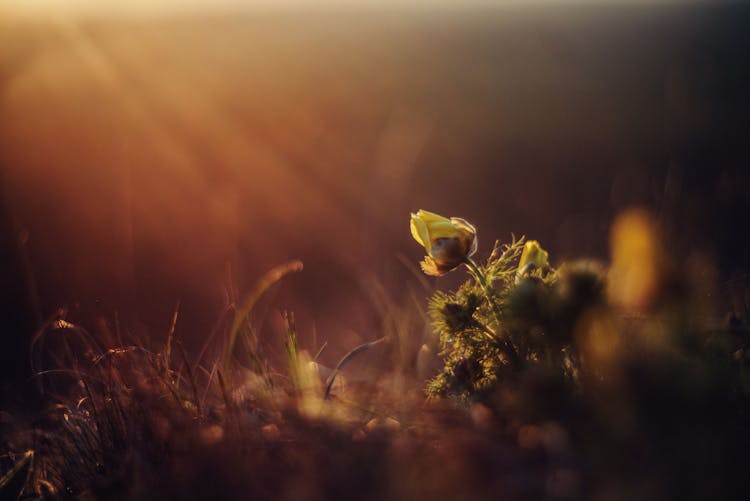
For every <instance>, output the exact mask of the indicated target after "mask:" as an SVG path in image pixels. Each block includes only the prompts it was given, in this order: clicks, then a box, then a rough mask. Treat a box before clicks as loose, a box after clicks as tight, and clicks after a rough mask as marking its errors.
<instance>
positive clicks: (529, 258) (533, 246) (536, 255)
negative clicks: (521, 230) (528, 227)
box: [518, 240, 549, 271]
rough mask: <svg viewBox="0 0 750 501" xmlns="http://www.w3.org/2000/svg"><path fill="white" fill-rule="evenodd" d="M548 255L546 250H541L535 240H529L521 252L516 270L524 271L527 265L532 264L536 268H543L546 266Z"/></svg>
mask: <svg viewBox="0 0 750 501" xmlns="http://www.w3.org/2000/svg"><path fill="white" fill-rule="evenodd" d="M548 259H549V254H548V253H547V251H546V250H544V249H542V247H541V246H540V245H539V242H537V241H536V240H529V241H528V242H526V245H524V246H523V252H522V253H521V260H520V261H519V263H518V270H519V271H521V270H525V269H526V267H527V266H528V265H529V264H533V265H534V266H535V267H536V268H544V267H545V266H547V264H548Z"/></svg>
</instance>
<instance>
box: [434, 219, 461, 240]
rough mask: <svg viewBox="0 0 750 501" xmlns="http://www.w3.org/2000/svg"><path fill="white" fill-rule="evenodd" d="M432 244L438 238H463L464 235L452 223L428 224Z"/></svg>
mask: <svg viewBox="0 0 750 501" xmlns="http://www.w3.org/2000/svg"><path fill="white" fill-rule="evenodd" d="M427 232H428V233H429V235H430V237H429V240H430V242H434V241H435V240H437V239H438V238H461V237H462V233H461V232H460V231H459V230H458V229H457V228H456V227H455V226H454V225H453V223H451V222H450V221H435V222H432V223H427Z"/></svg>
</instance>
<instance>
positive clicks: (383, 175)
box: [0, 0, 750, 390]
mask: <svg viewBox="0 0 750 501" xmlns="http://www.w3.org/2000/svg"><path fill="white" fill-rule="evenodd" d="M15 4H16V3H14V2H7V1H6V2H2V3H0V255H1V256H0V257H1V259H0V279H1V280H2V284H1V287H2V288H1V290H0V293H1V294H2V297H1V298H0V319H2V326H3V327H2V337H3V339H2V343H3V349H2V350H0V353H2V360H0V367H2V381H3V386H4V390H7V389H8V388H9V387H12V386H13V385H15V384H16V383H18V382H19V381H24V380H25V378H27V377H28V372H29V369H28V363H27V358H26V354H27V353H28V345H29V340H30V338H31V336H32V334H33V332H34V331H35V329H37V328H38V327H39V326H40V325H41V323H42V322H43V321H44V320H46V319H47V318H48V317H50V315H52V314H54V312H55V311H56V309H57V308H59V307H67V308H69V309H70V311H71V312H72V313H71V314H72V315H74V317H75V318H76V319H77V320H80V321H81V322H83V323H84V324H86V323H87V322H88V324H89V325H94V320H95V319H98V318H104V319H107V321H108V322H113V321H114V319H115V318H117V319H119V321H120V322H121V324H122V325H123V326H125V328H127V329H132V330H134V331H143V332H146V333H149V335H152V336H155V337H156V338H157V339H159V340H160V339H162V338H164V337H166V331H167V329H168V327H169V322H170V320H171V315H172V311H173V310H174V308H175V305H176V304H177V303H178V301H179V303H180V318H179V322H178V324H177V330H176V335H177V336H179V337H180V338H181V339H183V340H184V341H185V343H186V344H187V345H188V347H189V348H191V349H196V347H200V346H201V345H202V343H203V342H204V340H205V339H206V337H207V335H208V333H209V332H210V331H211V329H212V327H213V326H214V325H215V323H216V321H217V318H218V316H219V314H220V312H221V310H222V308H223V307H224V306H225V305H226V303H227V293H226V290H227V287H228V285H229V284H230V283H232V284H234V286H235V287H237V288H238V289H239V291H240V293H242V292H246V291H248V290H249V289H250V288H251V287H252V284H253V283H254V281H255V280H256V279H257V278H258V277H259V276H260V275H261V274H262V273H263V272H265V271H267V270H268V269H269V268H271V267H272V266H274V265H277V264H280V263H282V262H284V261H286V260H289V259H292V258H299V259H301V260H302V261H303V262H304V265H305V270H304V271H303V272H302V273H299V274H295V275H293V276H290V277H288V278H286V279H285V280H284V283H283V284H282V285H281V287H278V288H277V289H276V290H275V291H274V297H273V298H272V303H273V305H274V306H273V307H274V308H277V309H290V310H294V311H295V312H296V314H297V318H298V325H299V330H300V337H301V343H302V345H303V346H305V344H306V343H307V341H306V336H309V335H310V333H311V332H316V333H317V334H316V335H317V337H318V339H320V340H328V341H329V342H330V343H331V348H329V350H328V352H329V353H328V354H324V355H325V359H324V362H325V363H327V364H332V363H335V360H337V359H338V358H339V357H340V356H341V355H342V354H343V353H345V352H346V351H348V350H349V349H350V348H351V347H352V346H354V345H356V344H358V343H360V342H364V341H367V340H372V339H374V338H376V337H377V336H378V334H377V333H378V328H379V327H378V326H379V322H380V317H379V315H378V311H377V310H376V309H375V308H374V307H373V303H372V300H371V299H372V298H371V297H370V295H371V293H372V283H373V280H374V281H376V283H377V284H379V285H382V287H383V290H385V291H386V292H387V293H388V294H389V295H390V296H391V297H392V298H393V300H394V301H400V300H404V296H405V295H406V294H407V291H408V290H409V284H415V283H417V280H418V279H417V278H416V276H415V273H414V270H415V269H416V268H415V267H416V263H417V262H418V260H419V259H421V255H422V251H421V250H420V249H419V247H418V246H417V245H416V244H415V242H413V241H412V240H411V236H410V234H409V230H408V218H409V212H410V211H416V210H417V209H419V208H424V209H427V210H431V211H435V212H438V213H441V214H445V215H456V216H462V217H465V218H467V219H469V220H470V221H472V222H475V223H476V224H477V226H478V228H479V235H480V252H479V254H480V257H485V256H486V255H487V254H488V253H489V251H490V250H491V247H492V242H493V241H494V239H495V238H501V239H508V238H510V234H511V233H512V232H513V233H515V234H516V235H521V234H525V235H527V236H528V237H530V238H534V239H538V240H540V241H542V242H543V244H544V246H545V247H546V248H547V249H548V250H549V251H550V253H551V256H552V261H553V264H554V263H555V262H559V261H560V260H562V259H564V258H568V257H580V256H592V257H596V258H600V259H605V260H606V258H607V256H608V235H609V227H610V224H611V222H612V220H613V218H614V217H615V216H616V215H617V214H618V213H619V212H620V211H622V210H623V209H625V208H628V207H632V206H640V207H645V208H647V209H649V210H650V211H652V213H653V214H654V215H655V216H656V218H657V219H658V221H659V224H660V229H661V231H662V232H663V235H664V238H665V240H666V241H667V242H668V245H669V248H671V249H673V252H674V256H673V257H674V260H675V263H677V264H678V265H679V264H684V263H688V264H690V263H693V264H695V263H698V264H699V271H700V273H702V274H704V275H705V276H706V283H707V284H711V285H710V286H709V285H707V289H706V294H707V295H708V294H713V295H714V296H716V299H715V301H717V302H718V303H720V304H718V309H719V310H720V311H728V310H731V309H732V308H737V307H739V306H738V303H737V302H738V301H740V302H741V301H742V299H741V294H740V295H739V296H738V293H737V291H742V290H745V288H746V285H747V270H748V264H749V263H748V256H750V234H748V231H747V227H748V226H747V224H746V222H745V217H746V215H747V214H748V209H750V193H749V190H748V188H750V183H748V176H749V174H748V171H747V169H746V167H747V166H748V163H749V161H750V141H749V139H750V137H748V135H749V133H750V97H749V95H748V92H747V91H748V89H749V88H750V57H748V56H750V32H748V30H747V26H750V23H749V22H750V9H748V8H747V7H745V6H744V5H742V4H735V3H724V2H706V3H689V4H688V3H681V2H638V3H617V2H584V3H574V2H566V1H549V2H533V3H531V4H526V3H522V2H481V3H480V2H477V3H469V4H466V3H464V2H455V3H453V2H443V3H440V4H433V3H429V5H428V3H427V2H418V3H416V4H414V5H412V6H409V7H404V6H396V3H392V4H384V5H378V6H376V4H375V3H372V4H358V3H356V4H355V3H354V2H352V3H346V2H340V3H326V4H317V3H314V2H301V1H300V2H293V1H288V2H282V3H281V4H276V3H273V4H272V3H270V2H267V3H264V2H240V1H239V0H238V1H226V2H220V3H212V4H211V5H210V6H209V4H208V2H206V3H203V2H198V1H194V2H189V3H187V4H184V3H180V4H179V5H180V7H179V8H178V7H177V5H178V3H177V2H168V1H166V0H163V1H162V2H160V3H158V2H157V3H156V4H154V3H152V2H127V6H117V7H111V6H107V7H104V6H102V5H100V4H98V3H95V2H78V3H75V2H72V3H69V2H63V1H61V0H60V1H53V0H48V1H41V0H38V1H36V2H24V3H23V5H22V6H21V5H15ZM459 274H461V273H460V272H456V273H454V274H452V275H451V276H449V277H447V278H445V279H439V280H440V285H441V287H446V286H450V285H452V284H456V283H458V281H459V280H460V279H461V278H463V275H462V274H461V276H458V275H459ZM417 290H419V289H417ZM422 290H424V289H422ZM427 295H428V293H427V292H424V293H423V296H424V297H427ZM738 297H740V299H737V298H738ZM746 300H747V298H745V301H746ZM269 317H274V318H276V317H278V315H273V314H270V315H269ZM271 323H272V322H271ZM327 357H330V359H327Z"/></svg>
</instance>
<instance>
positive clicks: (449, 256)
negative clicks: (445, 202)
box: [410, 209, 477, 276]
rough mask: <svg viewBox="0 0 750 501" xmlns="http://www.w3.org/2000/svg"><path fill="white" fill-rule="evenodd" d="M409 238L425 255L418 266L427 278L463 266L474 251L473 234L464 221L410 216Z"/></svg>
mask: <svg viewBox="0 0 750 501" xmlns="http://www.w3.org/2000/svg"><path fill="white" fill-rule="evenodd" d="M410 226H411V235H412V237H414V240H416V241H417V242H418V243H419V244H420V245H422V246H423V247H424V249H425V251H426V252H427V255H426V256H425V258H424V260H423V261H422V262H421V263H420V265H421V266H422V271H424V272H425V273H426V274H428V275H433V276H441V275H445V274H446V273H448V272H449V271H451V270H453V269H455V268H456V267H457V266H459V265H460V264H462V263H464V262H465V261H466V259H467V258H468V257H470V256H471V255H473V254H474V253H475V252H476V250H477V231H476V229H475V228H474V226H472V225H471V223H469V222H468V221H466V220H465V219H461V218H460V217H451V218H447V217H443V216H441V215H439V214H435V213H433V212H429V211H426V210H421V209H420V210H419V211H417V213H416V214H412V215H411V225H410Z"/></svg>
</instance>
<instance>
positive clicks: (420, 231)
mask: <svg viewBox="0 0 750 501" xmlns="http://www.w3.org/2000/svg"><path fill="white" fill-rule="evenodd" d="M410 227H411V236H412V237H414V240H416V241H417V242H418V243H419V244H421V245H422V247H424V248H425V250H426V251H427V252H429V251H430V232H429V231H427V224H425V222H424V221H423V220H422V218H420V217H419V214H412V215H411V223H410Z"/></svg>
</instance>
